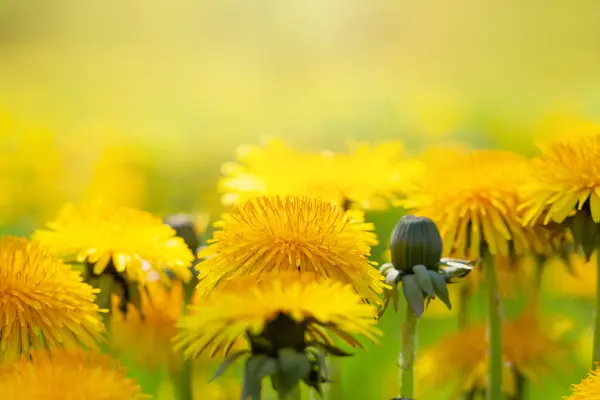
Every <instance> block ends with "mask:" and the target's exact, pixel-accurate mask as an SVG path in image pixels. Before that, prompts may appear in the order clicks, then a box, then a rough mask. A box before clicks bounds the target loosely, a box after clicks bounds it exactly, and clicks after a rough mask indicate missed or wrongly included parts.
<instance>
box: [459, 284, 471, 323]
mask: <svg viewBox="0 0 600 400" xmlns="http://www.w3.org/2000/svg"><path fill="white" fill-rule="evenodd" d="M459 295H460V304H459V307H458V327H459V328H460V329H462V328H464V327H465V326H467V324H468V322H469V315H468V314H469V313H468V311H469V310H468V308H469V297H471V290H470V289H469V287H468V286H467V285H462V287H461V288H460V289H459Z"/></svg>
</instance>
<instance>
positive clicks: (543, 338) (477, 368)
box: [416, 307, 568, 396]
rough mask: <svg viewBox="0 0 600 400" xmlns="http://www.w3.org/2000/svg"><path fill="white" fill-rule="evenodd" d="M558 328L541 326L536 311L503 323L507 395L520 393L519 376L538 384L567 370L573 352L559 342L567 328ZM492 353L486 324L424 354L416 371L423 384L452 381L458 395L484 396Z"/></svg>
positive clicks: (562, 325)
mask: <svg viewBox="0 0 600 400" xmlns="http://www.w3.org/2000/svg"><path fill="white" fill-rule="evenodd" d="M557 327H558V328H560V329H558V328H557V329H552V328H551V324H543V325H542V323H541V322H540V321H539V320H538V318H537V317H536V312H535V309H534V308H533V307H529V308H528V309H527V310H526V311H525V312H524V313H523V314H522V315H521V316H520V317H519V318H517V319H516V320H513V321H507V322H505V323H504V326H503V331H504V332H503V343H502V345H503V346H502V347H503V358H504V373H503V374H502V375H503V385H502V386H503V388H502V390H503V392H504V393H505V394H507V395H510V396H514V394H515V391H516V387H515V386H516V375H515V372H517V373H518V374H520V375H522V376H524V377H526V378H527V379H529V380H532V381H535V380H536V379H539V378H540V377H541V376H543V375H545V374H548V373H552V372H557V371H559V370H560V369H561V368H564V365H565V362H566V361H565V360H566V356H567V354H568V351H567V347H566V345H565V344H564V343H562V342H561V341H559V340H558V337H559V336H560V335H561V334H562V333H563V329H564V328H563V327H564V324H560V325H557ZM487 353H488V343H487V340H486V327H485V325H483V324H480V325H479V324H478V325H472V326H468V327H466V328H464V329H463V330H462V331H460V332H458V333H456V334H453V335H450V336H446V337H444V338H443V339H442V340H441V341H439V342H438V343H437V344H436V345H434V346H432V347H430V348H428V349H426V350H425V351H423V352H421V353H420V354H419V360H418V362H417V367H416V369H417V373H418V374H419V380H420V381H421V382H423V385H424V386H430V387H439V388H442V387H446V386H447V385H448V383H449V382H457V383H458V382H460V385H459V387H458V392H459V394H468V393H484V392H485V390H486V380H487V376H488V366H489V364H488V363H489V361H488V359H487ZM425 383H426V384H425Z"/></svg>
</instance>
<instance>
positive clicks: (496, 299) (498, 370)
mask: <svg viewBox="0 0 600 400" xmlns="http://www.w3.org/2000/svg"><path fill="white" fill-rule="evenodd" d="M484 268H485V277H486V280H487V286H488V307H489V325H488V335H489V362H490V366H489V379H488V392H487V400H502V309H501V308H502V304H501V301H500V291H499V289H498V277H497V276H496V267H495V265H494V262H493V258H492V256H491V255H488V256H487V257H486V259H485V264H484Z"/></svg>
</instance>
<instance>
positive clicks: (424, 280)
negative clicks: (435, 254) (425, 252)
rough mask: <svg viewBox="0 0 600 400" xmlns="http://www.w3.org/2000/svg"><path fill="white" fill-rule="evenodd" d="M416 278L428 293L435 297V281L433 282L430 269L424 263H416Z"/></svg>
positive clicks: (414, 270)
mask: <svg viewBox="0 0 600 400" xmlns="http://www.w3.org/2000/svg"><path fill="white" fill-rule="evenodd" d="M412 269H413V272H414V273H415V278H416V279H417V283H418V284H419V286H420V287H421V289H422V290H423V291H424V292H425V293H427V295H428V296H429V297H431V298H433V299H435V291H434V290H433V283H432V282H431V276H430V275H429V270H428V269H427V267H426V266H424V265H422V264H421V265H415V266H414V267H413V268H412Z"/></svg>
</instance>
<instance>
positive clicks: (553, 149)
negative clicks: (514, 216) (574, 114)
mask: <svg viewBox="0 0 600 400" xmlns="http://www.w3.org/2000/svg"><path fill="white" fill-rule="evenodd" d="M532 164H533V172H532V175H531V177H530V179H529V180H528V181H526V182H524V183H523V184H522V186H521V195H522V196H523V198H524V203H523V204H522V205H521V209H522V210H523V213H524V223H526V224H529V225H535V224H536V223H538V222H541V223H542V224H544V225H546V224H548V223H550V222H555V223H558V224H562V223H563V222H566V223H567V225H569V226H570V227H571V230H572V232H573V236H574V239H575V243H576V244H577V245H580V246H581V247H582V248H583V251H584V254H585V255H586V257H587V259H589V258H590V256H591V254H592V253H593V251H594V249H595V247H596V245H597V243H598V242H599V241H600V135H593V136H584V137H579V138H575V139H571V140H562V141H555V142H553V143H551V144H550V146H549V147H548V148H547V149H546V150H545V151H544V152H543V153H542V154H541V155H540V156H539V157H537V158H536V159H535V160H533V162H532Z"/></svg>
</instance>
